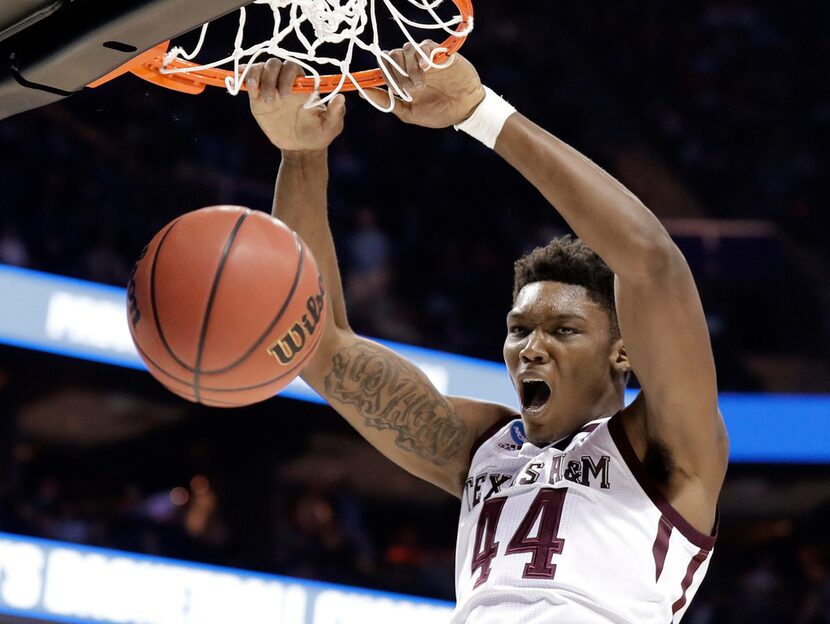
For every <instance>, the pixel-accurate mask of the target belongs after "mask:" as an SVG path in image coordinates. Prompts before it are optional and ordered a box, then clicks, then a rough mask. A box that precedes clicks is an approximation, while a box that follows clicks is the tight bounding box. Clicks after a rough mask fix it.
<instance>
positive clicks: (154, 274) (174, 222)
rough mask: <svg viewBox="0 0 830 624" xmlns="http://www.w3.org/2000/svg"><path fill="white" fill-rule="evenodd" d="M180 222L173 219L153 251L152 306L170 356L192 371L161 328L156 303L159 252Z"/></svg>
mask: <svg viewBox="0 0 830 624" xmlns="http://www.w3.org/2000/svg"><path fill="white" fill-rule="evenodd" d="M179 218H181V217H179ZM178 222H179V219H176V220H175V221H173V223H171V224H170V227H169V228H167V231H166V232H165V233H164V236H162V237H161V240H160V241H159V244H158V245H157V246H156V251H155V252H153V262H152V264H151V265H150V307H151V308H152V309H153V320H154V321H155V324H156V331H157V332H158V335H159V338H160V339H161V344H162V345H163V346H164V349H165V351H167V353H168V354H169V355H170V357H172V358H173V360H174V361H175V362H176V364H178V365H179V366H181V367H182V368H184V369H186V370H187V371H189V372H191V373H192V372H193V368H192V367H191V366H188V365H187V364H186V363H185V362H184V360H182V359H181V358H179V356H178V355H176V352H175V351H173V348H172V347H171V346H170V344H169V343H168V342H167V338H166V337H165V335H164V330H163V329H162V328H161V319H160V318H159V314H158V305H157V304H156V265H157V264H158V257H159V254H160V253H161V248H162V245H164V241H165V240H167V236H168V235H169V234H170V232H172V231H173V227H174V226H175V225H176V224H177V223H178ZM188 385H190V384H188Z"/></svg>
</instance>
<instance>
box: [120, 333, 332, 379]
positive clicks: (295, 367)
mask: <svg viewBox="0 0 830 624" xmlns="http://www.w3.org/2000/svg"><path fill="white" fill-rule="evenodd" d="M321 339H322V336H320V337H318V338H317V341H316V342H314V343H312V347H309V351H308V353H306V354H305V355H304V356H303V357H302V358H301V359H300V361H299V362H297V364H295V365H294V366H292V367H291V368H290V369H289V370H287V371H285V372H283V373H280V374H279V375H277V376H276V377H273V378H272V379H269V380H268V381H263V382H262V383H258V384H255V385H253V386H244V387H242V388H209V387H202V390H204V391H206V392H245V391H247V390H256V389H257V388H262V387H263V386H267V385H269V384H272V383H274V382H275V381H279V380H280V379H282V378H283V377H286V376H288V375H291V374H293V373H294V371H296V370H297V368H299V367H300V366H302V365H303V364H305V362H306V360H307V359H308V358H309V355H310V354H311V353H312V352H313V351H314V349H313V345H316V344H317V342H319V341H320V340H321ZM135 347H136V350H137V351H138V353H139V355H140V356H141V357H142V359H143V360H144V361H145V362H146V363H148V364H150V365H151V366H153V367H154V368H156V369H158V371H159V372H160V373H162V374H163V375H166V376H167V377H169V378H170V379H172V380H173V381H177V382H178V383H180V384H182V385H184V386H188V387H192V385H193V384H192V383H190V382H189V381H185V380H184V379H179V378H178V377H176V376H175V375H174V374H173V373H170V372H168V371H166V370H164V369H163V368H162V367H161V366H159V365H158V364H156V362H155V360H153V358H151V357H150V356H149V355H147V353H145V352H144V350H143V349H142V348H141V347H139V346H138V345H137V344H136V345H135Z"/></svg>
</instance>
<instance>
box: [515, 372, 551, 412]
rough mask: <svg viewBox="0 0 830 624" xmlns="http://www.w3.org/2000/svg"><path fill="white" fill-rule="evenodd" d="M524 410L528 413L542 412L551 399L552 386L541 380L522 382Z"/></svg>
mask: <svg viewBox="0 0 830 624" xmlns="http://www.w3.org/2000/svg"><path fill="white" fill-rule="evenodd" d="M521 394H522V409H523V410H524V411H527V412H541V411H542V410H543V409H544V408H545V405H546V404H547V402H548V399H549V398H550V386H549V385H548V384H547V383H546V382H544V381H542V380H541V379H527V380H525V381H522V392H521Z"/></svg>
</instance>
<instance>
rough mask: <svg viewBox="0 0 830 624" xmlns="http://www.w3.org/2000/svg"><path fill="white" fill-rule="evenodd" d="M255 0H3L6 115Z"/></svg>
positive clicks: (0, 113)
mask: <svg viewBox="0 0 830 624" xmlns="http://www.w3.org/2000/svg"><path fill="white" fill-rule="evenodd" d="M248 2H250V0H2V3H0V119H5V118H7V117H10V116H12V115H15V114H17V113H21V112H24V111H27V110H31V109H33V108H37V107H39V106H44V105H46V104H50V103H52V102H55V101H57V100H60V99H62V98H65V97H68V96H70V95H72V94H73V93H75V92H77V91H80V90H82V89H84V88H85V87H86V85H88V84H89V83H91V82H93V81H95V80H96V79H98V78H100V77H101V76H104V75H106V74H108V73H109V72H111V71H112V70H114V69H116V68H117V67H119V66H121V65H123V64H124V63H126V62H127V61H129V60H130V59H132V58H133V57H135V56H137V55H138V54H141V53H142V52H144V51H145V50H148V49H150V48H152V47H153V46H155V45H156V44H158V43H161V42H162V41H166V40H167V39H171V38H173V37H176V36H178V35H180V34H182V33H185V32H188V31H190V30H192V29H194V28H196V27H198V26H200V25H201V24H203V23H205V22H207V21H210V20H213V19H216V18H218V17H220V16H222V15H225V14H226V13H229V12H231V11H233V10H235V9H237V8H239V7H240V6H243V5H245V4H248Z"/></svg>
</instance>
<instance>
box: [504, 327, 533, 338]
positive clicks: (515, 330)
mask: <svg viewBox="0 0 830 624" xmlns="http://www.w3.org/2000/svg"><path fill="white" fill-rule="evenodd" d="M507 331H508V333H509V334H510V335H511V336H517V337H519V338H521V337H523V336H527V333H528V332H527V327H524V326H523V325H511V326H510V327H508V328H507Z"/></svg>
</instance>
